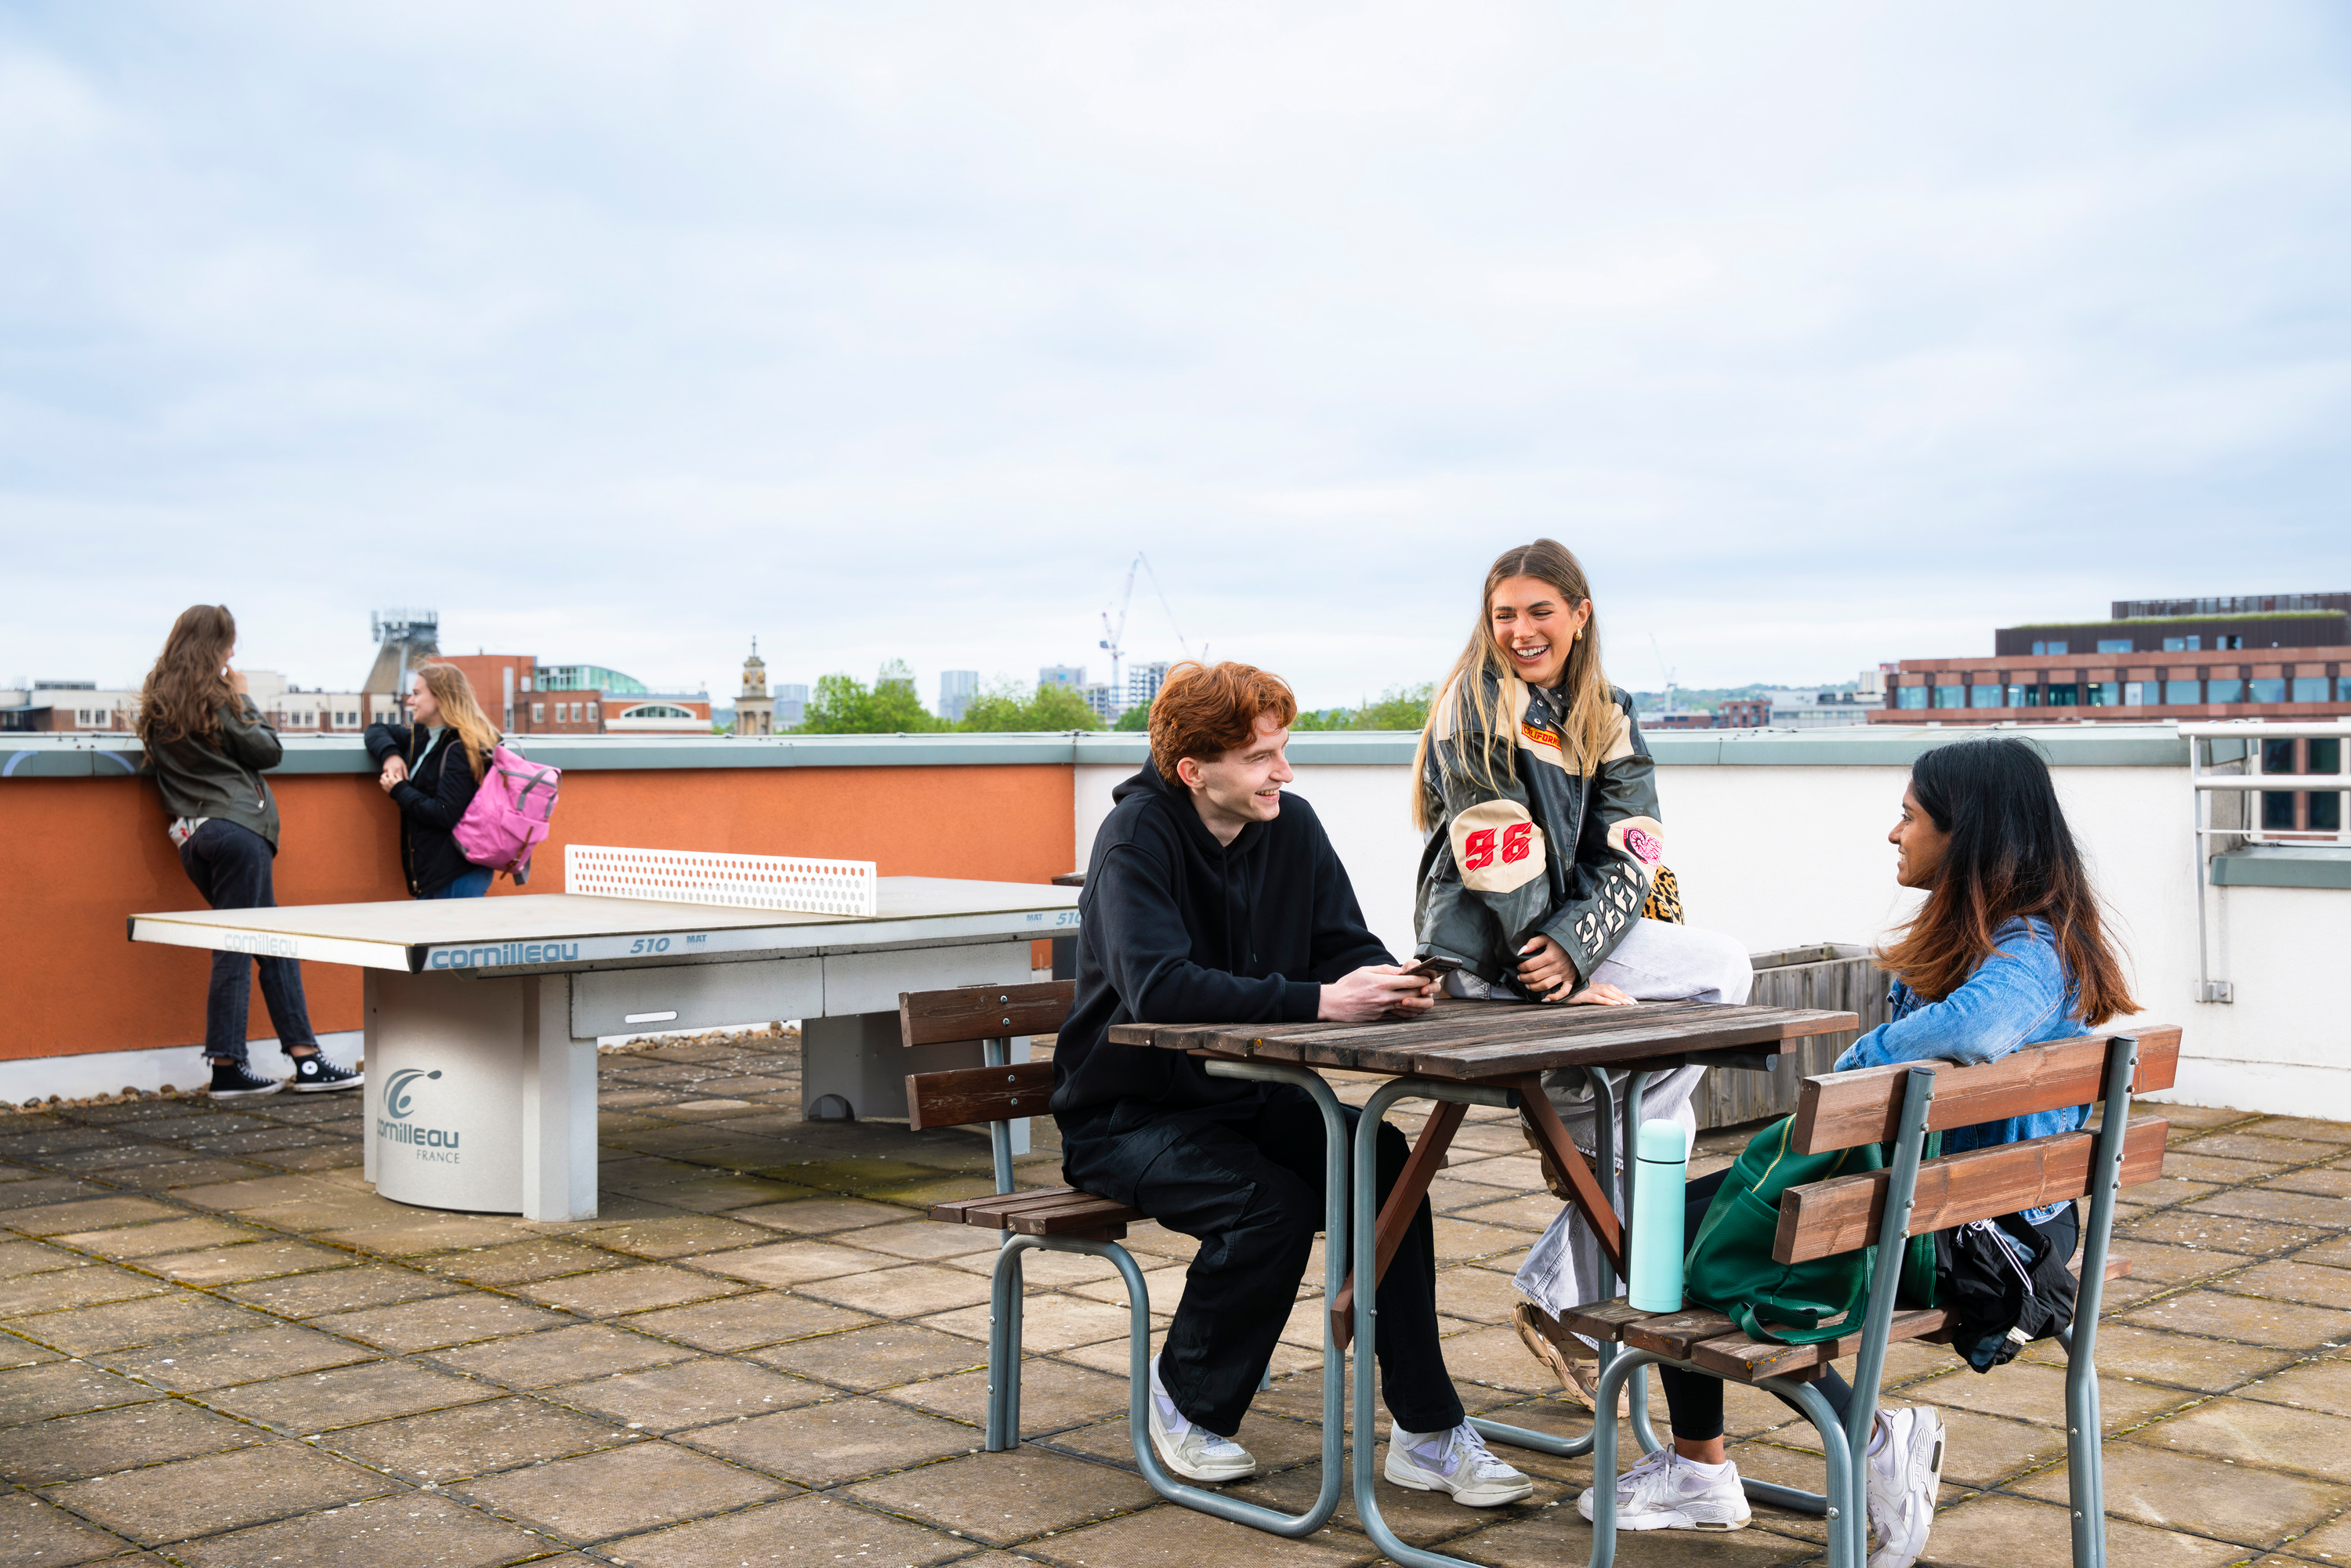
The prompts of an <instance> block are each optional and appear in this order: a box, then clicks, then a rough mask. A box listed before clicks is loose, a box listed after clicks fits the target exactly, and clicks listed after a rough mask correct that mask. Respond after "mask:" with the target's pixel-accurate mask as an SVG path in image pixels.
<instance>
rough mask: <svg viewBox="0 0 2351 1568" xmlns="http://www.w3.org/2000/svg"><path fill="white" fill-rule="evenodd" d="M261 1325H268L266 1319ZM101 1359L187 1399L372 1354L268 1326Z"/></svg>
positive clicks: (286, 1326) (326, 1337) (325, 1337)
mask: <svg viewBox="0 0 2351 1568" xmlns="http://www.w3.org/2000/svg"><path fill="white" fill-rule="evenodd" d="M262 1321H263V1322H268V1320H267V1319H263V1320H262ZM103 1359H104V1361H105V1362H106V1364H108V1365H110V1366H111V1367H113V1368H114V1369H115V1370H117V1371H119V1372H121V1373H124V1374H127V1375H130V1376H132V1377H138V1378H143V1379H144V1380H145V1381H147V1382H149V1383H152V1384H153V1385H155V1386H156V1387H158V1388H169V1389H172V1390H173V1391H174V1392H177V1393H182V1394H192V1393H200V1392H202V1391H204V1390H205V1389H212V1388H225V1387H227V1386H229V1385H232V1384H237V1383H258V1382H260V1381H262V1380H264V1379H266V1378H275V1377H283V1376H285V1375H287V1374H289V1373H300V1372H315V1371H317V1370H319V1368H321V1367H328V1366H348V1365H350V1364H351V1363H353V1362H359V1361H373V1360H374V1359H376V1353H375V1352H373V1351H371V1350H370V1349H368V1348H367V1347H366V1346H365V1345H358V1344H353V1343H350V1341H349V1340H342V1339H337V1338H336V1337H335V1336H334V1335H332V1334H323V1333H319V1332H318V1331H317V1330H315V1329H306V1328H298V1327H296V1326H294V1325H293V1324H290V1323H269V1325H268V1326H267V1327H266V1328H258V1329H249V1330H243V1331H240V1332H237V1333H225V1334H208V1335H206V1336H204V1338H202V1339H191V1340H179V1341H175V1342H173V1343H170V1344H161V1345H153V1346H150V1347H148V1348H146V1349H143V1350H137V1351H126V1352H120V1353H117V1354H112V1355H109V1356H106V1357H104V1358H103Z"/></svg>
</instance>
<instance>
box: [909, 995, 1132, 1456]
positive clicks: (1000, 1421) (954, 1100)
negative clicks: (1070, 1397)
mask: <svg viewBox="0 0 2351 1568" xmlns="http://www.w3.org/2000/svg"><path fill="white" fill-rule="evenodd" d="M1076 994H1077V985H1076V983H1075V982H1073V981H1070V980H1050V981H1047V982H1045V983H1043V984H1040V985H1028V986H967V987H962V988H957V989H956V990H951V991H910V992H906V993H904V994H902V995H901V996H900V997H899V998H898V1022H899V1029H900V1032H901V1033H902V1035H903V1036H904V1040H905V1042H906V1043H907V1044H908V1045H910V1046H914V1045H943V1044H946V1043H948V1042H950V1041H968V1040H978V1041H979V1042H980V1056H981V1059H982V1061H983V1063H984V1065H982V1066H978V1067H961V1068H956V1069H954V1070H953V1071H946V1072H910V1073H908V1074H907V1075H906V1113H907V1123H908V1125H910V1126H911V1127H912V1128H913V1129H914V1131H916V1132H918V1133H919V1132H925V1131H927V1130H929V1129H930V1128H933V1127H971V1126H980V1125H985V1126H986V1127H987V1137H988V1152H989V1155H990V1156H991V1164H992V1165H993V1166H994V1170H995V1176H996V1190H995V1191H994V1192H993V1193H991V1194H989V1195H988V1196H987V1197H966V1198H957V1199H956V1200H954V1201H953V1202H949V1203H937V1204H933V1205H932V1206H931V1209H930V1217H931V1218H933V1219H935V1220H939V1221H941V1222H943V1223H945V1224H948V1225H977V1226H982V1227H985V1228H987V1229H990V1230H995V1231H999V1232H1001V1233H1002V1235H1003V1237H1004V1242H1005V1245H1004V1246H1003V1247H1002V1248H1001V1249H1000V1250H999V1251H998V1253H997V1260H996V1270H995V1274H994V1281H993V1284H992V1287H991V1289H990V1291H989V1295H988V1355H987V1451H988V1452H989V1453H991V1454H996V1453H1002V1452H1003V1451H1004V1450H1005V1449H1007V1448H1017V1447H1019V1442H1020V1303H1021V1286H1020V1258H1021V1254H1022V1253H1023V1252H1024V1251H1025V1250H1027V1249H1029V1248H1030V1247H1039V1246H1041V1247H1044V1248H1047V1249H1050V1250H1054V1251H1082V1252H1092V1253H1096V1254H1098V1255H1101V1256H1103V1257H1106V1258H1109V1259H1110V1260H1111V1262H1112V1264H1113V1266H1114V1267H1116V1268H1117V1269H1118V1270H1119V1272H1120V1273H1121V1274H1123V1275H1127V1276H1128V1277H1129V1285H1130V1289H1131V1290H1132V1291H1134V1293H1133V1294H1132V1296H1131V1297H1130V1300H1131V1301H1133V1302H1134V1306H1135V1309H1136V1323H1135V1332H1136V1333H1137V1335H1138V1337H1139V1338H1140V1339H1141V1340H1142V1341H1143V1342H1144V1344H1145V1345H1146V1346H1147V1345H1148V1344H1149V1343H1150V1339H1151V1332H1150V1317H1149V1306H1148V1301H1147V1298H1146V1297H1145V1296H1144V1293H1143V1292H1142V1291H1141V1289H1140V1288H1139V1287H1140V1285H1141V1275H1140V1273H1139V1272H1138V1271H1136V1270H1135V1268H1134V1260H1133V1258H1131V1257H1129V1256H1128V1253H1127V1250H1126V1249H1125V1248H1123V1247H1121V1246H1119V1245H1118V1243H1119V1242H1120V1241H1121V1240H1122V1239H1124V1238H1125V1236H1126V1228H1127V1227H1128V1226H1129V1225H1130V1224H1133V1223H1134V1221H1136V1220H1138V1219H1141V1218H1144V1217H1143V1215H1141V1214H1140V1213H1138V1212H1136V1211H1135V1210H1134V1209H1132V1208H1130V1207H1127V1206H1126V1205H1124V1204H1123V1203H1113V1202H1112V1201H1111V1200H1110V1199H1108V1198H1106V1197H1094V1196H1093V1195H1092V1193H1084V1192H1080V1191H1078V1190H1077V1189H1076V1188H1074V1187H1068V1186H1048V1187H1031V1188H1030V1189H1029V1190H1028V1191H1026V1192H1022V1191H1019V1190H1018V1189H1017V1188H1016V1187H1015V1186H1014V1182H1013V1175H1012V1138H1011V1129H1010V1128H1009V1127H1008V1125H1007V1124H1008V1123H1010V1122H1013V1121H1015V1120H1017V1119H1019V1117H1022V1116H1041V1115H1043V1114H1045V1113H1046V1112H1045V1106H1046V1102H1047V1101H1048V1100H1050V1098H1051V1097H1052V1093H1053V1064H1052V1063H1051V1062H1050V1061H1020V1062H1016V1061H1011V1060H1010V1056H1011V1045H1012V1037H1013V1036H1015V1035H1024V1034H1058V1033H1059V1032H1060V1031H1061V1023H1062V1020H1063V1019H1066V1018H1068V1017H1069V1013H1070V1008H1071V1003H1072V1001H1073V1000H1074V999H1075V998H1076ZM1016 1237H1021V1238H1029V1240H1028V1241H1027V1242H1025V1243H1023V1244H1022V1245H1019V1246H1016V1245H1013V1244H1012V1243H1013V1239H1014V1238H1016Z"/></svg>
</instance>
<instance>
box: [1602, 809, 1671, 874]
mask: <svg viewBox="0 0 2351 1568" xmlns="http://www.w3.org/2000/svg"><path fill="white" fill-rule="evenodd" d="M1665 834H1666V829H1665V824H1664V823H1662V822H1660V821H1657V819H1656V818H1655V817H1627V818H1625V820H1624V821H1621V822H1618V823H1616V824H1615V825H1614V826H1613V827H1611V828H1610V829H1609V830H1608V847H1609V848H1610V849H1613V850H1615V851H1617V852H1620V853H1622V854H1624V855H1625V856H1626V857H1627V858H1629V859H1630V860H1631V861H1632V862H1634V863H1635V864H1636V865H1638V866H1639V867H1640V868H1641V871H1642V873H1643V874H1644V875H1648V876H1654V875H1656V870H1657V865H1658V862H1661V861H1663V860H1664V859H1665V858H1666V838H1665Z"/></svg>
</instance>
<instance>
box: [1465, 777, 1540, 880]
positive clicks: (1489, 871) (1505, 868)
mask: <svg viewBox="0 0 2351 1568" xmlns="http://www.w3.org/2000/svg"><path fill="white" fill-rule="evenodd" d="M1452 838H1453V863H1454V864H1455V865H1456V866H1458V867H1459V868H1460V871H1461V884H1462V885H1463V886H1464V887H1467V888H1469V889H1470V890H1472V891H1473V892H1477V893H1513V892H1516V891H1517V890H1518V889H1520V888H1521V887H1524V886H1525V885H1526V884H1527V883H1531V882H1532V881H1533V880H1534V879H1535V878H1537V877H1539V876H1541V875H1542V873H1543V864H1544V862H1543V853H1544V851H1543V833H1542V830H1541V828H1538V827H1536V826H1535V823H1534V819H1533V818H1532V817H1530V816H1529V815H1528V814H1527V809H1526V808H1525V807H1524V806H1522V805H1520V804H1519V802H1517V801H1516V800H1481V801H1479V803H1478V804H1477V805H1475V806H1472V807H1470V808H1469V809H1468V810H1466V811H1464V812H1462V813H1461V814H1460V815H1459V816H1458V817H1456V818H1454V819H1453V828H1452Z"/></svg>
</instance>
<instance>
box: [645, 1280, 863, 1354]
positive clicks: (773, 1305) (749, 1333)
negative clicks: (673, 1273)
mask: <svg viewBox="0 0 2351 1568" xmlns="http://www.w3.org/2000/svg"><path fill="white" fill-rule="evenodd" d="M876 1321H877V1320H876V1319H875V1318H874V1316H873V1315H872V1313H870V1312H851V1311H850V1310H849V1309H848V1308H846V1307H836V1306H834V1305H832V1304H831V1302H829V1301H812V1300H810V1298H808V1297H806V1296H796V1295H786V1294H784V1293H783V1292H782V1291H759V1292H758V1294H756V1295H749V1296H737V1297H734V1298H732V1299H729V1300H725V1301H702V1302H698V1303H696V1304H695V1305H694V1306H690V1307H670V1308H665V1309H663V1310H661V1311H658V1312H638V1313H636V1314H635V1315H633V1316H632V1317H630V1318H629V1319H628V1320H627V1322H628V1326H629V1327H630V1328H632V1329H633V1330H635V1331H636V1332H637V1333H646V1334H653V1335H656V1336H658V1337H660V1338H662V1339H667V1340H674V1341H676V1342H677V1343H680V1344H689V1345H692V1346H694V1347H695V1349H697V1350H750V1349H752V1348H754V1347H756V1346H759V1345H773V1344H779V1343H784V1342H786V1341H790V1340H797V1339H802V1338H805V1337H807V1336H809V1335H811V1334H824V1333H839V1332H841V1331H842V1330H844V1329H853V1328H862V1327H864V1326H865V1325H867V1324H869V1323H872V1322H876Z"/></svg>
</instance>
